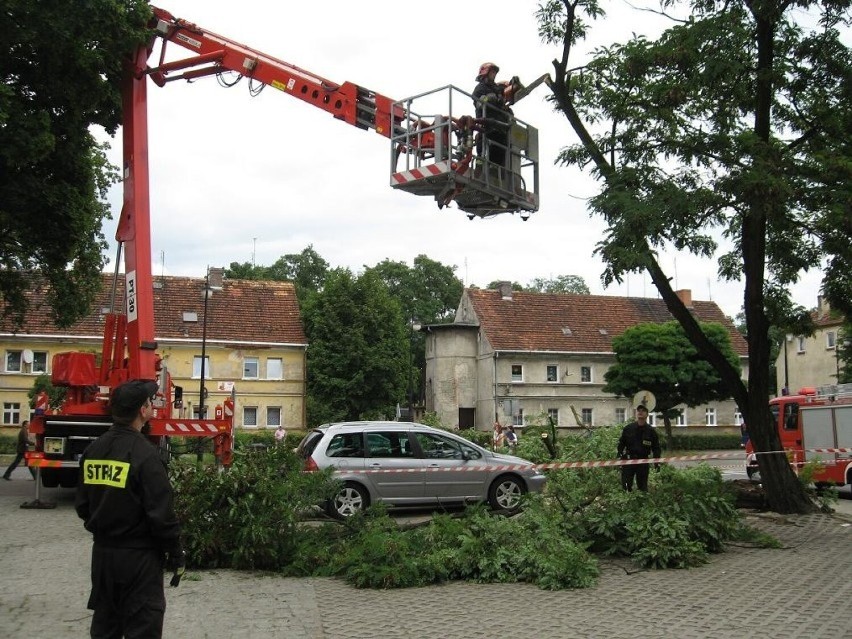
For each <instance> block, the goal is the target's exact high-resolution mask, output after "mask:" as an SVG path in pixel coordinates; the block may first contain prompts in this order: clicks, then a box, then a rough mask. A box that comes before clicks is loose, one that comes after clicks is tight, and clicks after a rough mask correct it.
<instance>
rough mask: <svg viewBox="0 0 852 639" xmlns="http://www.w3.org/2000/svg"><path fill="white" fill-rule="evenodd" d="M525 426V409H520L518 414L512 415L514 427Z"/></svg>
mask: <svg viewBox="0 0 852 639" xmlns="http://www.w3.org/2000/svg"><path fill="white" fill-rule="evenodd" d="M523 425H524V409H523V408H519V409H518V412H517V413H515V414H514V415H512V426H523Z"/></svg>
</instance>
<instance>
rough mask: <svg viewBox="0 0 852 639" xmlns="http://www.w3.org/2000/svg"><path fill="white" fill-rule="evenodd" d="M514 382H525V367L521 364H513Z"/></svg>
mask: <svg viewBox="0 0 852 639" xmlns="http://www.w3.org/2000/svg"><path fill="white" fill-rule="evenodd" d="M512 381H513V382H522V381H524V367H523V366H522V365H521V364H512Z"/></svg>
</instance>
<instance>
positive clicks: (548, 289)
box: [524, 275, 590, 295]
mask: <svg viewBox="0 0 852 639" xmlns="http://www.w3.org/2000/svg"><path fill="white" fill-rule="evenodd" d="M524 290H526V291H529V292H530V293H573V294H575V295H589V293H590V291H589V286H588V284H586V280H584V279H583V278H582V277H580V276H579V275H557V276H556V277H549V278H548V277H536V278H533V279H532V280H530V282H529V284H527V286H526V288H525V289H524Z"/></svg>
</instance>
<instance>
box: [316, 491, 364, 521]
mask: <svg viewBox="0 0 852 639" xmlns="http://www.w3.org/2000/svg"><path fill="white" fill-rule="evenodd" d="M369 505H370V495H369V494H367V490H366V489H365V488H364V487H363V486H361V485H359V484H356V483H354V482H346V483H345V484H344V485H343V488H341V489H340V492H339V493H337V495H335V496H334V497H333V498H332V499H331V500H330V501H329V502H328V505H327V507H326V510H327V511H328V514H329V515H331V516H332V517H334V518H335V519H346V518H347V517H351V516H352V515H355V514H357V513H359V512H361V511H363V510H364V509H365V508H367V506H369Z"/></svg>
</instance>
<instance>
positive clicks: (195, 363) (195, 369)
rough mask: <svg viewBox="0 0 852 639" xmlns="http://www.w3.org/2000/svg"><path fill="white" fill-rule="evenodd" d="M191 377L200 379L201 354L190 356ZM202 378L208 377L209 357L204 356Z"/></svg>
mask: <svg viewBox="0 0 852 639" xmlns="http://www.w3.org/2000/svg"><path fill="white" fill-rule="evenodd" d="M192 377H193V378H195V379H201V355H196V356H195V357H193V358H192ZM204 379H210V358H209V357H208V356H207V355H205V356H204Z"/></svg>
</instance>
